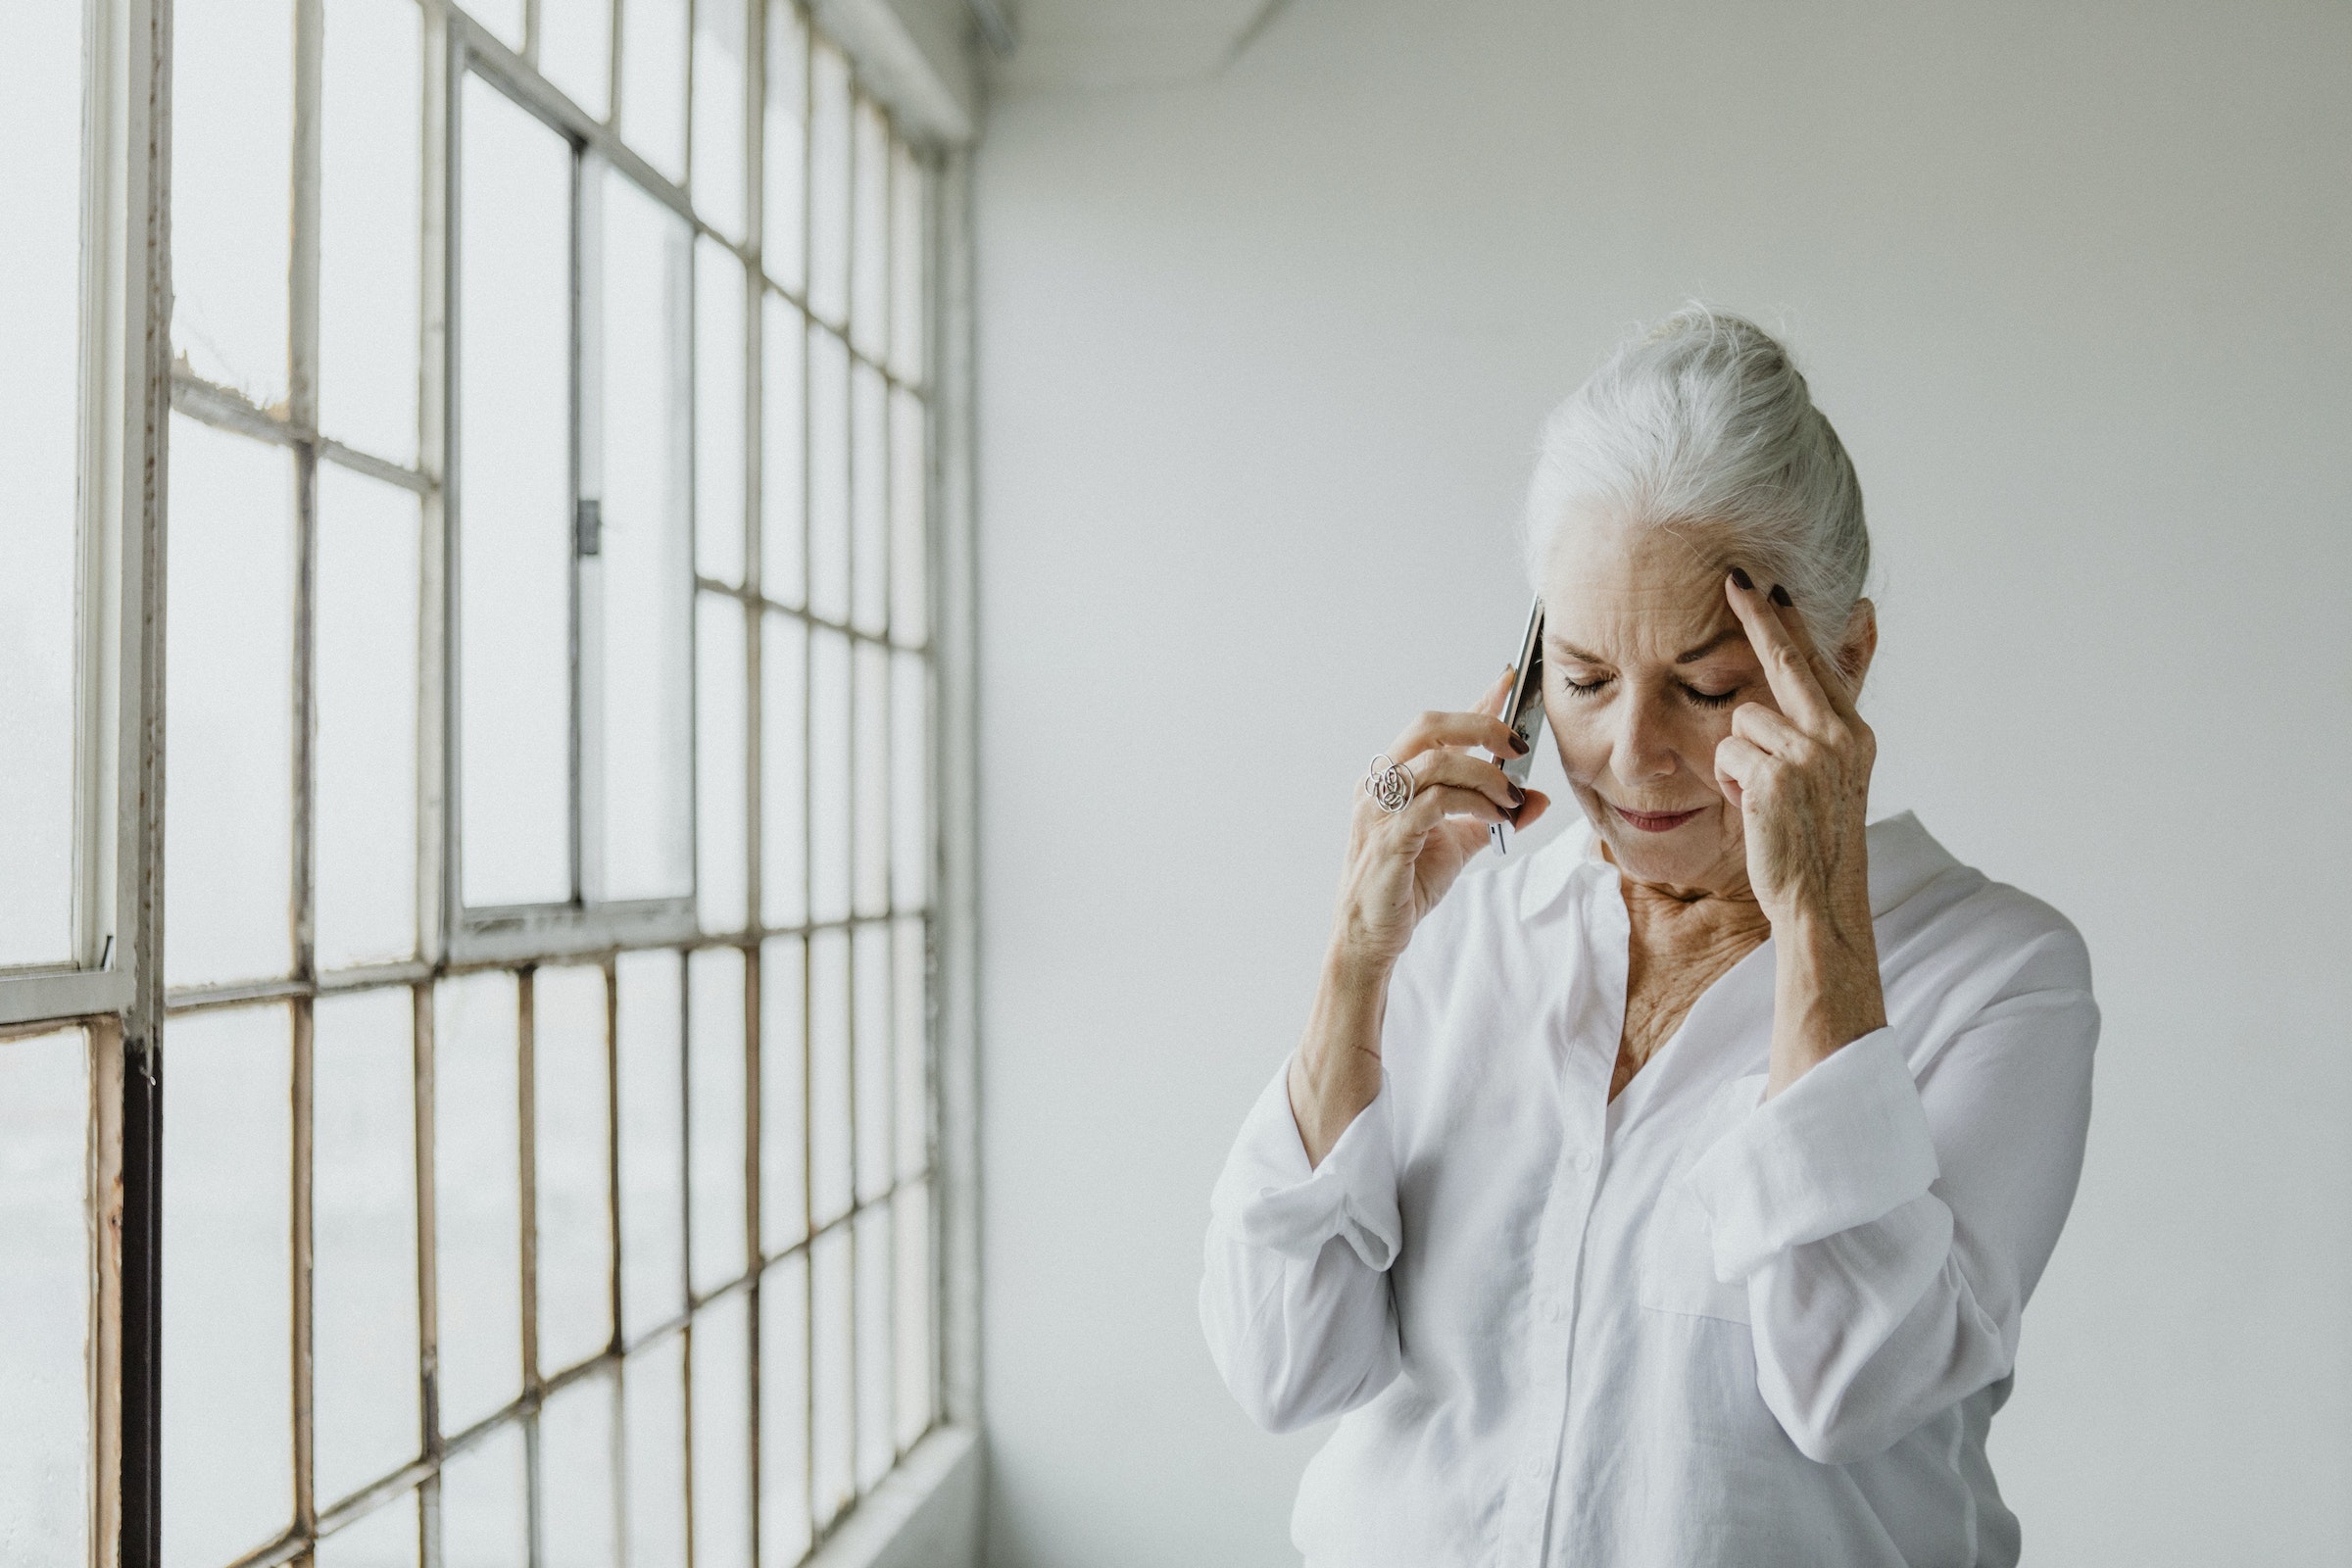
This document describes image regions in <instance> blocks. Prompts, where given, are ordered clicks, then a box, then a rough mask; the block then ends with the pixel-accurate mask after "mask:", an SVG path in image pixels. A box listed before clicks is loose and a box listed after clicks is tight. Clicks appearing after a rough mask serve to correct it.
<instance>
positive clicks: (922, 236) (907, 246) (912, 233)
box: [890, 143, 930, 381]
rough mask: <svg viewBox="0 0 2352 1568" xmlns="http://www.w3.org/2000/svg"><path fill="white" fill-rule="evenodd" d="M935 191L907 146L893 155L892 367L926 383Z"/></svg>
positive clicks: (901, 145)
mask: <svg viewBox="0 0 2352 1568" xmlns="http://www.w3.org/2000/svg"><path fill="white" fill-rule="evenodd" d="M929 197H930V190H929V186H928V184H927V183H926V181H925V178H924V173H923V166H922V165H921V164H918V163H916V162H915V160H914V155H913V154H912V153H910V152H908V151H907V147H906V144H905V143H899V144H897V145H894V146H893V147H892V148H891V156H890V368H891V370H892V372H893V373H894V374H896V375H897V376H898V377H899V379H900V380H902V381H920V380H921V379H922V378H923V352H924V344H923V339H924V333H923V325H924V318H925V317H926V316H927V315H928V314H929V310H928V307H929V304H930V301H929V299H928V298H927V297H926V295H925V293H924V288H923V284H924V279H925V278H926V277H927V276H928V275H929V273H930V230H929V225H928V224H927V223H926V221H925V219H926V217H927V215H928V214H929V211H930V200H929Z"/></svg>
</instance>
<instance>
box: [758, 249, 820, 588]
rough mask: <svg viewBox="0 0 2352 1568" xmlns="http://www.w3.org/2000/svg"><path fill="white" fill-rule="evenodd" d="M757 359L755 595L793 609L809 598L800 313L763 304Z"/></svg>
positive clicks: (804, 338)
mask: <svg viewBox="0 0 2352 1568" xmlns="http://www.w3.org/2000/svg"><path fill="white" fill-rule="evenodd" d="M760 310H761V312H762V313H764V314H763V317H762V324H761V326H760V356H761V364H762V368H761V370H760V377H761V390H760V593H761V594H763V595H764V596H766V597H767V598H769V599H772V600H774V601H775V602H776V603H777V604H780V605H799V604H801V603H803V601H804V597H805V596H806V595H807V593H808V591H809V575H808V574H809V545H808V539H807V535H806V531H805V529H804V528H803V526H802V524H803V520H804V519H805V518H806V517H807V516H808V515H809V492H808V456H809V454H808V447H807V440H808V432H807V429H806V424H805V411H806V409H807V406H808V384H807V377H808V359H809V335H808V333H807V332H806V331H804V330H803V328H802V316H801V313H800V312H799V311H797V310H795V309H793V307H792V304H791V302H789V301H787V300H785V299H784V298H782V297H781V296H779V295H776V294H773V293H768V294H764V295H762V296H761V299H760Z"/></svg>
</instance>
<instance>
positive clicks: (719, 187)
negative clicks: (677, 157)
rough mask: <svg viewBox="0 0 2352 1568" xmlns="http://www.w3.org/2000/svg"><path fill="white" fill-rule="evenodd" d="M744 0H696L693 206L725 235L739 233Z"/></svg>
mask: <svg viewBox="0 0 2352 1568" xmlns="http://www.w3.org/2000/svg"><path fill="white" fill-rule="evenodd" d="M744 3H745V0H695V7H694V210H695V211H696V212H697V213H699V214H701V215H702V217H703V221H706V222H708V223H709V224H710V225H711V227H713V228H715V229H717V230H718V231H719V232H720V233H722V234H724V235H726V236H727V237H728V238H729V239H733V240H740V239H742V238H743V237H744V233H743V203H744V147H745V143H746V139H747V138H748V137H749V136H750V134H751V122H750V120H749V119H748V118H747V117H746V115H745V112H744V103H743V92H744V62H745V59H746V55H745V50H746V48H747V46H748V41H747V40H746V38H745V37H744Z"/></svg>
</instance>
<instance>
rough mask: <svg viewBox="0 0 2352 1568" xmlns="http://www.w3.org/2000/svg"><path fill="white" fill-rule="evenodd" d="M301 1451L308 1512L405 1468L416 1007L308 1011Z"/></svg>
mask: <svg viewBox="0 0 2352 1568" xmlns="http://www.w3.org/2000/svg"><path fill="white" fill-rule="evenodd" d="M311 1060H312V1067H311V1085H312V1088H311V1127H312V1137H311V1250H312V1263H311V1303H312V1304H311V1314H312V1330H311V1339H312V1364H313V1367H314V1372H313V1377H314V1380H315V1382H314V1392H313V1397H312V1402H313V1410H314V1415H313V1424H314V1435H313V1440H312V1441H313V1451H314V1453H315V1455H316V1457H315V1463H316V1465H317V1469H318V1480H317V1483H316V1488H317V1492H318V1495H319V1500H320V1501H321V1503H332V1502H334V1501H335V1500H337V1499H339V1498H342V1497H346V1496H349V1495H351V1494H352V1493H354V1492H357V1491H358V1490H359V1489H360V1488H362V1487H364V1486H366V1485H367V1484H368V1482H370V1481H374V1480H376V1479H377V1478H379V1477H381V1476H384V1475H388V1474H390V1473H391V1472H392V1471H394V1470H397V1469H399V1468H400V1466H401V1465H402V1464H404V1463H405V1462H407V1461H408V1460H410V1459H412V1458H414V1457H416V1455H417V1452H418V1451H419V1449H420V1448H421V1447H422V1446H423V1433H422V1428H421V1425H420V1423H421V1420H422V1416H421V1413H420V1411H419V1410H418V1407H417V1373H418V1364H419V1347H418V1345H417V1080H416V1004H415V1002H414V1000H413V998H412V996H411V994H410V992H409V988H408V987H406V986H401V987H398V988H395V989H391V990H385V991H363V992H360V993H357V994H356V995H347V996H335V997H321V998H319V1002H318V1004H317V1011H316V1012H315V1013H314V1014H313V1026H312V1054H311Z"/></svg>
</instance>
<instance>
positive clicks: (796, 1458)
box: [760, 1252, 810, 1568]
mask: <svg viewBox="0 0 2352 1568" xmlns="http://www.w3.org/2000/svg"><path fill="white" fill-rule="evenodd" d="M809 1537H810V1532H809V1259H808V1255H807V1254H806V1253H803V1252H795V1253H794V1254H793V1255H792V1256H790V1257H788V1258H785V1259H783V1260H782V1261H780V1262H778V1263H776V1264H775V1265H774V1266H773V1267H771V1268H770V1269H769V1270H768V1271H767V1273H766V1275H765V1276H764V1277H763V1278H762V1279H761V1280H760V1568H795V1565H797V1564H798V1563H799V1562H800V1560H801V1558H802V1557H803V1556H805V1555H807V1553H808V1550H809Z"/></svg>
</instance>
